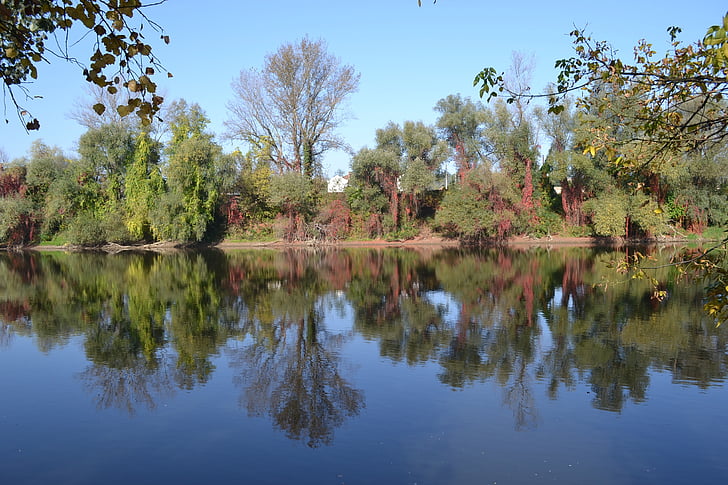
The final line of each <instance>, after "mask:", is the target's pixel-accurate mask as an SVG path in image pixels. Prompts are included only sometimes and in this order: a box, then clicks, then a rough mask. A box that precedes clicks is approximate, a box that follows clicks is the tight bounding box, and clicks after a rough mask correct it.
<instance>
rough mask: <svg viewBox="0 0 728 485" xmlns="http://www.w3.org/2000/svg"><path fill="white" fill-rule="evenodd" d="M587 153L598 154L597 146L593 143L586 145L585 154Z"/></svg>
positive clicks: (593, 155)
mask: <svg viewBox="0 0 728 485" xmlns="http://www.w3.org/2000/svg"><path fill="white" fill-rule="evenodd" d="M587 153H588V154H590V155H591V156H592V157H595V156H597V147H595V146H593V145H590V146H588V147H586V148H585V149H584V152H583V154H584V155H586V154H587Z"/></svg>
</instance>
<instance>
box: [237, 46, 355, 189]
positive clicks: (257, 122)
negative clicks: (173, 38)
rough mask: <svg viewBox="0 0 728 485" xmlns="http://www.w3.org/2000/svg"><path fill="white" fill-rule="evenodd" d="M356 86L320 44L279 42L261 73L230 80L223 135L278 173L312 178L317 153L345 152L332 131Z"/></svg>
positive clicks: (347, 68) (347, 71) (245, 73)
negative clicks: (253, 152)
mask: <svg viewBox="0 0 728 485" xmlns="http://www.w3.org/2000/svg"><path fill="white" fill-rule="evenodd" d="M358 87H359V74H358V73H357V72H355V71H354V68H353V67H352V66H346V65H342V64H341V62H340V60H339V59H338V58H336V57H334V56H333V55H331V54H329V53H328V52H327V51H326V43H325V42H324V41H323V40H318V41H311V40H310V39H308V38H304V39H302V40H300V41H299V42H297V43H290V44H285V45H283V46H281V47H280V48H279V49H278V51H276V52H275V53H274V54H269V55H268V56H266V58H265V62H264V63H263V68H262V70H260V71H258V70H256V69H249V70H246V71H241V73H240V77H239V78H238V79H236V80H235V81H233V83H232V88H233V93H234V98H233V99H232V100H231V101H230V102H228V104H227V108H228V111H229V119H228V120H227V121H226V122H225V126H226V127H227V130H228V132H227V136H228V137H229V138H231V139H234V140H241V141H244V142H247V143H250V144H251V145H253V146H254V147H256V148H257V149H258V150H260V152H261V153H262V154H263V155H264V156H265V157H266V158H267V159H269V160H270V161H271V162H272V163H273V164H274V165H275V166H276V167H277V169H278V170H279V171H280V172H285V171H297V172H300V173H304V174H306V175H307V176H309V177H313V175H314V174H315V173H316V172H317V171H318V170H320V160H319V157H320V156H321V154H323V153H324V152H326V151H327V150H331V149H346V148H347V145H346V144H345V143H344V141H343V140H341V139H340V138H339V137H338V136H337V135H336V133H335V130H336V128H337V127H338V126H339V125H340V124H341V123H342V122H343V121H344V120H345V119H346V112H345V111H344V110H343V103H344V101H345V100H346V98H347V96H348V95H350V94H351V93H354V92H356V90H357V89H358Z"/></svg>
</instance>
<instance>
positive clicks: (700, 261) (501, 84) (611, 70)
mask: <svg viewBox="0 0 728 485" xmlns="http://www.w3.org/2000/svg"><path fill="white" fill-rule="evenodd" d="M668 33H669V35H670V41H671V44H670V49H669V50H668V52H667V53H666V54H665V55H664V56H658V55H657V53H656V51H655V49H654V48H653V46H652V44H650V43H648V42H646V41H644V40H643V41H640V42H639V43H638V45H637V46H636V47H635V49H634V58H633V61H632V62H626V61H623V60H622V59H620V58H619V57H618V56H617V53H616V51H615V50H614V49H613V48H612V46H611V45H610V44H609V43H607V42H604V41H595V40H593V39H592V38H591V37H590V36H588V35H586V34H585V33H584V31H583V30H581V29H576V30H574V31H573V32H571V36H572V37H573V42H574V51H575V55H574V56H573V57H571V58H568V59H561V60H558V61H556V63H555V67H556V68H557V69H558V70H559V74H558V78H557V82H556V84H555V86H554V87H553V89H551V91H550V92H547V93H545V94H531V93H529V92H528V91H527V90H526V91H525V92H517V91H514V90H513V89H510V88H509V86H508V84H507V83H506V82H505V79H504V74H502V73H501V74H498V72H497V71H496V70H495V69H494V68H492V67H487V68H485V69H483V70H482V71H481V72H479V73H478V74H477V75H476V77H475V79H474V81H473V85H474V86H480V96H481V97H485V96H486V95H487V99H488V100H491V99H493V98H495V97H498V96H500V95H505V96H507V102H509V103H513V102H515V101H519V100H524V99H525V100H530V99H536V98H546V99H547V100H548V112H549V113H551V114H555V115H558V114H559V113H561V112H563V111H564V109H565V108H566V106H567V104H568V101H567V97H568V96H569V95H570V94H571V93H578V94H577V99H576V106H577V108H578V109H579V112H580V116H581V120H582V122H584V123H585V124H586V125H587V128H588V130H587V132H588V133H589V136H588V137H586V139H585V140H584V141H582V143H581V148H582V149H583V151H584V154H585V155H587V154H588V155H590V156H591V158H595V157H597V156H599V157H601V158H602V159H604V160H606V161H607V163H609V164H610V165H611V167H612V169H613V171H614V173H615V174H616V176H617V177H619V178H621V179H624V180H626V181H627V182H628V185H629V186H631V187H634V190H636V191H647V190H649V189H648V188H647V187H646V184H644V183H642V181H640V180H639V177H641V176H643V175H644V174H645V173H650V174H653V178H655V177H656V176H659V174H660V173H664V171H665V170H666V169H668V168H670V167H672V169H674V168H675V167H678V166H686V165H690V164H696V163H698V162H697V160H702V159H707V157H708V155H707V154H708V153H709V152H710V151H711V150H712V149H713V148H714V147H719V146H722V145H725V142H726V140H727V139H728V103H726V98H727V97H728V14H726V15H725V16H724V17H723V19H722V23H721V25H714V26H711V27H710V28H708V30H707V32H706V34H705V36H704V38H703V39H702V41H698V42H695V43H692V44H688V45H685V44H683V43H681V42H680V41H678V40H677V35H678V34H679V33H680V29H679V28H678V27H670V28H669V29H668ZM656 211H661V209H659V208H658V209H656ZM727 244H728V240H726V239H723V240H722V241H721V242H720V243H719V244H717V245H715V246H713V247H711V248H710V249H708V250H707V251H704V252H702V253H701V254H700V255H698V256H697V257H694V258H690V259H686V260H684V261H675V262H673V263H672V266H674V267H676V268H678V270H679V271H680V272H681V273H686V272H688V271H691V272H694V274H696V275H703V276H705V277H706V278H707V279H708V285H707V288H706V291H707V294H706V304H705V309H706V311H707V312H708V313H709V314H710V315H711V316H713V317H714V318H716V320H717V321H718V322H721V321H724V320H726V319H728V271H727V270H726V268H725V262H726V257H725V249H726V245H727ZM718 249H722V251H721V254H719V255H718V256H717V257H716V258H708V253H711V252H714V251H717V250H718ZM645 259H647V257H646V256H644V255H642V254H640V253H636V254H635V255H634V256H633V257H632V258H629V259H628V260H627V261H625V262H623V263H620V265H618V266H617V270H618V271H621V272H630V273H631V274H632V277H634V278H644V279H648V280H649V281H651V282H652V285H653V287H654V289H655V294H654V296H655V298H657V299H662V298H665V297H666V296H667V295H666V293H665V291H664V290H662V289H661V288H660V284H659V282H658V281H657V280H656V279H655V278H654V277H650V276H649V275H647V274H646V273H645V270H648V269H649V268H647V267H644V266H642V263H643V261H644V260H645Z"/></svg>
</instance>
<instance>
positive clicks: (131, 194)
mask: <svg viewBox="0 0 728 485" xmlns="http://www.w3.org/2000/svg"><path fill="white" fill-rule="evenodd" d="M158 164H159V148H158V146H157V145H156V144H155V143H154V142H153V141H152V140H151V139H150V138H149V135H147V134H146V133H142V134H140V135H139V136H138V137H137V145H136V150H135V153H134V160H133V161H132V162H131V164H129V167H128V168H127V171H126V177H125V178H124V195H125V197H124V207H125V212H126V217H125V219H124V223H125V224H126V228H127V230H128V231H129V234H131V236H132V238H134V239H149V238H151V221H150V212H151V211H152V209H153V208H154V206H155V204H156V202H157V201H158V200H159V198H160V197H162V195H163V194H164V191H165V182H164V180H163V179H162V174H161V172H160V170H159V165H158Z"/></svg>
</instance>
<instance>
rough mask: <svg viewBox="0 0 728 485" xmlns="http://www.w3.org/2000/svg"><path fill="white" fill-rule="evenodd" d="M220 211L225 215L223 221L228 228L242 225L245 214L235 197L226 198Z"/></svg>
mask: <svg viewBox="0 0 728 485" xmlns="http://www.w3.org/2000/svg"><path fill="white" fill-rule="evenodd" d="M221 210H222V213H223V214H225V221H226V222H227V225H228V226H238V225H242V223H243V221H245V212H244V211H243V209H242V208H241V207H240V201H239V200H238V197H237V196H231V197H228V198H226V200H225V202H224V203H223V204H222V207H221Z"/></svg>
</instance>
